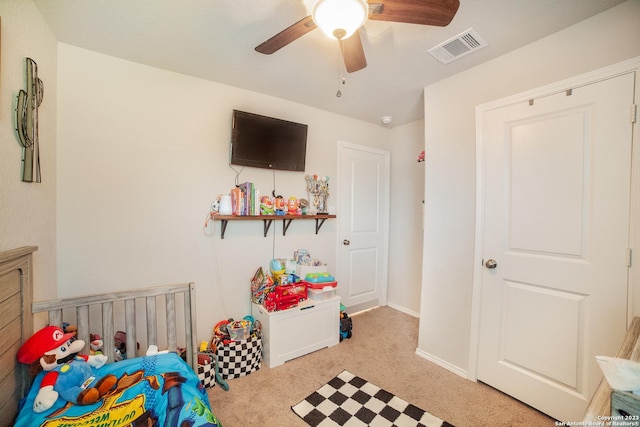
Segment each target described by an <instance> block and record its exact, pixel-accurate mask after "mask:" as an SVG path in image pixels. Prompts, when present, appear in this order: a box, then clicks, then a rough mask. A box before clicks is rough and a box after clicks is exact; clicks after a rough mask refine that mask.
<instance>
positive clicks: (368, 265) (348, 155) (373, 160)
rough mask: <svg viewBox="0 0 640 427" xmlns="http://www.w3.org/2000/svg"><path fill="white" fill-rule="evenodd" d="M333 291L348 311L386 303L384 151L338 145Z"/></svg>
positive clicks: (386, 170) (386, 171)
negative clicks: (337, 241)
mask: <svg viewBox="0 0 640 427" xmlns="http://www.w3.org/2000/svg"><path fill="white" fill-rule="evenodd" d="M339 159H340V160H339V161H340V165H339V172H340V175H339V180H340V182H339V188H340V190H339V191H340V195H339V198H338V200H339V207H338V209H339V212H338V227H339V230H338V236H339V244H338V248H339V249H338V294H339V295H340V297H341V298H342V303H343V304H344V305H345V306H346V307H347V308H349V309H351V310H352V311H359V310H363V309H366V308H371V307H375V306H378V305H386V304H387V268H388V267H387V265H388V245H389V242H388V241H389V233H388V230H389V176H390V174H389V165H390V162H389V152H387V151H383V150H377V149H373V148H370V147H364V146H359V145H354V144H348V143H344V142H341V143H340V145H339Z"/></svg>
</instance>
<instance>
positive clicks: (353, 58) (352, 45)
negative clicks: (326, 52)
mask: <svg viewBox="0 0 640 427" xmlns="http://www.w3.org/2000/svg"><path fill="white" fill-rule="evenodd" d="M340 49H341V50H342V57H343V58H344V65H345V67H346V68H347V72H348V73H353V72H355V71H358V70H362V69H363V68H364V67H366V66H367V58H365V57H364V48H363V47H362V40H361V39H360V31H356V32H355V33H353V35H352V36H351V37H349V38H348V39H344V40H340Z"/></svg>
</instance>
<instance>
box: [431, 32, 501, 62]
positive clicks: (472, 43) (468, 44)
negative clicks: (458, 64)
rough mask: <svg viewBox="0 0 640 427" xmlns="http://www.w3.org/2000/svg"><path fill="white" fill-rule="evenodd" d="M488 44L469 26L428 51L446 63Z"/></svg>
mask: <svg viewBox="0 0 640 427" xmlns="http://www.w3.org/2000/svg"><path fill="white" fill-rule="evenodd" d="M486 46H489V43H487V42H486V41H485V40H484V39H483V38H482V37H481V36H480V34H478V32H477V31H476V30H474V29H473V28H469V29H468V30H467V31H465V32H463V33H460V34H458V35H457V36H455V37H452V38H450V39H449V40H447V41H445V42H442V43H440V44H439V45H438V46H435V47H432V48H431V49H429V51H428V52H429V53H430V54H431V55H432V56H433V57H435V58H436V59H437V60H438V61H440V62H442V63H443V64H448V63H449V62H452V61H454V60H456V59H458V58H461V57H463V56H465V55H468V54H470V53H473V52H475V51H476V50H478V49H482V48H483V47H486Z"/></svg>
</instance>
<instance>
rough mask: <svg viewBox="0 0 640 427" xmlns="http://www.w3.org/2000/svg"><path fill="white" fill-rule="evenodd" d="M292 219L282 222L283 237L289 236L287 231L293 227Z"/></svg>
mask: <svg viewBox="0 0 640 427" xmlns="http://www.w3.org/2000/svg"><path fill="white" fill-rule="evenodd" d="M291 221H292V220H291V219H283V220H282V235H283V236H286V235H287V230H288V229H289V226H290V225H291Z"/></svg>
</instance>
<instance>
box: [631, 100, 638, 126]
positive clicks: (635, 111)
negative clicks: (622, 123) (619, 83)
mask: <svg viewBox="0 0 640 427" xmlns="http://www.w3.org/2000/svg"><path fill="white" fill-rule="evenodd" d="M636 120H638V104H633V105H632V106H631V123H635V122H636Z"/></svg>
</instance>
